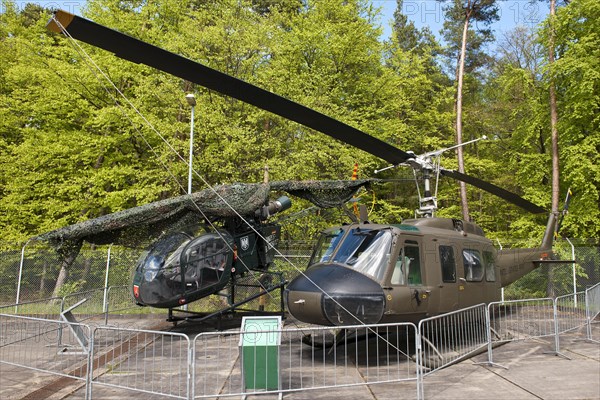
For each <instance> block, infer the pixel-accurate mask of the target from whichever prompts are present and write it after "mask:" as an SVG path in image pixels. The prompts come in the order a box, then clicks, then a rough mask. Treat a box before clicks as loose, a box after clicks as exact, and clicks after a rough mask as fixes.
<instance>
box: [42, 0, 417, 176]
mask: <svg viewBox="0 0 600 400" xmlns="http://www.w3.org/2000/svg"><path fill="white" fill-rule="evenodd" d="M54 17H55V18H56V20H58V21H59V22H60V24H61V25H62V26H63V27H64V29H65V30H67V32H68V34H69V35H71V36H72V37H74V38H76V39H78V40H81V41H83V42H86V43H88V44H91V45H93V46H96V47H100V48H102V49H104V50H107V51H110V52H112V53H114V54H115V55H116V56H117V57H120V58H123V59H125V60H129V61H132V62H134V63H141V64H145V65H148V66H150V67H153V68H156V69H159V70H161V71H164V72H167V73H169V74H171V75H174V76H176V77H179V78H182V79H185V80H188V81H190V82H194V83H196V84H198V85H201V86H204V87H206V88H208V89H212V90H215V91H217V92H219V93H222V94H224V95H227V96H230V97H233V98H236V99H238V100H241V101H243V102H246V103H248V104H251V105H253V106H256V107H259V108H262V109H263V110H266V111H270V112H272V113H274V114H276V115H279V116H281V117H284V118H286V119H289V120H291V121H294V122H298V123H300V124H302V125H305V126H307V127H309V128H312V129H314V130H317V131H319V132H322V133H324V134H326V135H329V136H331V137H333V138H335V139H338V140H340V141H342V142H344V143H347V144H349V145H352V146H354V147H356V148H359V149H361V150H364V151H366V152H367V153H370V154H373V155H374V156H377V157H379V158H382V159H384V160H386V161H388V162H389V163H391V164H394V165H397V164H400V163H402V162H404V161H406V160H408V159H410V158H413V157H414V156H413V155H411V154H408V153H406V152H404V151H402V150H400V149H398V148H396V147H394V146H392V145H390V144H388V143H385V142H383V141H381V140H379V139H377V138H375V137H373V136H371V135H368V134H366V133H364V132H362V131H360V130H358V129H356V128H353V127H351V126H349V125H346V124H344V123H342V122H340V121H337V120H335V119H333V118H331V117H328V116H326V115H324V114H321V113H319V112H317V111H314V110H312V109H310V108H308V107H305V106H303V105H301V104H298V103H295V102H293V101H290V100H288V99H286V98H284V97H281V96H279V95H276V94H274V93H271V92H269V91H267V90H264V89H261V88H259V87H257V86H254V85H252V84H250V83H247V82H244V81H242V80H240V79H237V78H234V77H232V76H230V75H227V74H224V73H222V72H219V71H217V70H215V69H212V68H210V67H207V66H205V65H202V64H199V63H197V62H195V61H192V60H189V59H187V58H184V57H182V56H179V55H177V54H174V53H171V52H169V51H166V50H164V49H161V48H159V47H156V46H153V45H151V44H148V43H145V42H142V41H141V40H138V39H135V38H133V37H131V36H128V35H125V34H123V33H121V32H118V31H115V30H113V29H110V28H107V27H105V26H102V25H99V24H97V23H95V22H92V21H90V20H88V19H85V18H81V17H78V16H76V15H73V14H70V13H67V12H65V11H60V10H59V11H56V12H55V13H54ZM47 27H48V29H50V30H51V31H54V32H57V33H61V32H62V30H61V28H60V26H58V24H57V23H56V22H55V20H54V19H52V20H50V21H49V22H48V25H47Z"/></svg>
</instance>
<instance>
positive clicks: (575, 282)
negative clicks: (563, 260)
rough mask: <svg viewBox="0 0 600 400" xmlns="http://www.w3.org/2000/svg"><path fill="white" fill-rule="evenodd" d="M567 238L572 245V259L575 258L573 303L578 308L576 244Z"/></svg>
mask: <svg viewBox="0 0 600 400" xmlns="http://www.w3.org/2000/svg"><path fill="white" fill-rule="evenodd" d="M565 239H567V242H569V244H570V245H571V260H573V264H572V267H573V303H575V308H577V294H576V293H577V273H576V270H575V246H573V243H572V242H571V241H570V240H569V238H565Z"/></svg>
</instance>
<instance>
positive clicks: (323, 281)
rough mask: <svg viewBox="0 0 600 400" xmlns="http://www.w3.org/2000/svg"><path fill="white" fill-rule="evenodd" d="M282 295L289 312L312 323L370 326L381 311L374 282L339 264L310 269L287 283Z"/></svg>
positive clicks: (378, 287)
mask: <svg viewBox="0 0 600 400" xmlns="http://www.w3.org/2000/svg"><path fill="white" fill-rule="evenodd" d="M285 294H286V300H287V306H288V310H289V311H290V313H291V314H292V315H293V316H294V317H295V318H296V319H298V320H300V321H303V322H308V323H312V324H319V325H357V324H361V323H362V324H374V323H377V322H379V321H380V320H381V317H382V316H383V312H384V309H385V295H384V293H383V289H382V288H381V285H380V284H379V283H378V282H376V281H374V280H372V279H371V278H369V277H367V276H366V275H363V274H361V273H360V272H357V271H354V270H353V269H350V268H348V267H344V266H342V265H339V264H316V265H314V266H311V267H310V268H309V269H307V270H306V271H305V273H304V275H300V276H298V277H296V278H294V279H293V280H292V281H291V282H290V284H289V285H288V287H287V289H286V291H285Z"/></svg>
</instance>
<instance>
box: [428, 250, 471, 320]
mask: <svg viewBox="0 0 600 400" xmlns="http://www.w3.org/2000/svg"><path fill="white" fill-rule="evenodd" d="M436 255H437V256H438V260H439V263H436V264H437V265H436V268H439V270H438V271H439V272H437V271H436V272H437V274H436V275H437V276H438V277H439V279H440V280H439V284H438V288H437V292H438V302H437V303H436V304H439V310H438V312H440V313H445V312H449V311H454V310H457V309H458V298H459V290H461V289H460V288H461V287H462V288H463V289H464V286H462V285H459V282H458V279H457V269H456V268H457V265H456V260H457V256H458V255H459V253H458V252H457V249H456V246H453V245H452V244H450V243H445V242H441V243H439V245H438V246H437V254H436ZM438 274H439V275H438ZM432 279H434V278H433V277H432ZM434 282H435V281H434Z"/></svg>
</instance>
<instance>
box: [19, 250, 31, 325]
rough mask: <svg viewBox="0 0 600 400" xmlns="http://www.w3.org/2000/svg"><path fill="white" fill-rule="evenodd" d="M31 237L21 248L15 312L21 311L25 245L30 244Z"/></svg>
mask: <svg viewBox="0 0 600 400" xmlns="http://www.w3.org/2000/svg"><path fill="white" fill-rule="evenodd" d="M30 241H31V239H29V240H28V241H27V242H25V244H24V245H23V247H22V248H21V261H20V262H19V277H18V278H17V298H16V300H15V314H18V312H19V297H21V278H22V277H23V264H24V261H25V247H27V245H28V244H29V242H30Z"/></svg>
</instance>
